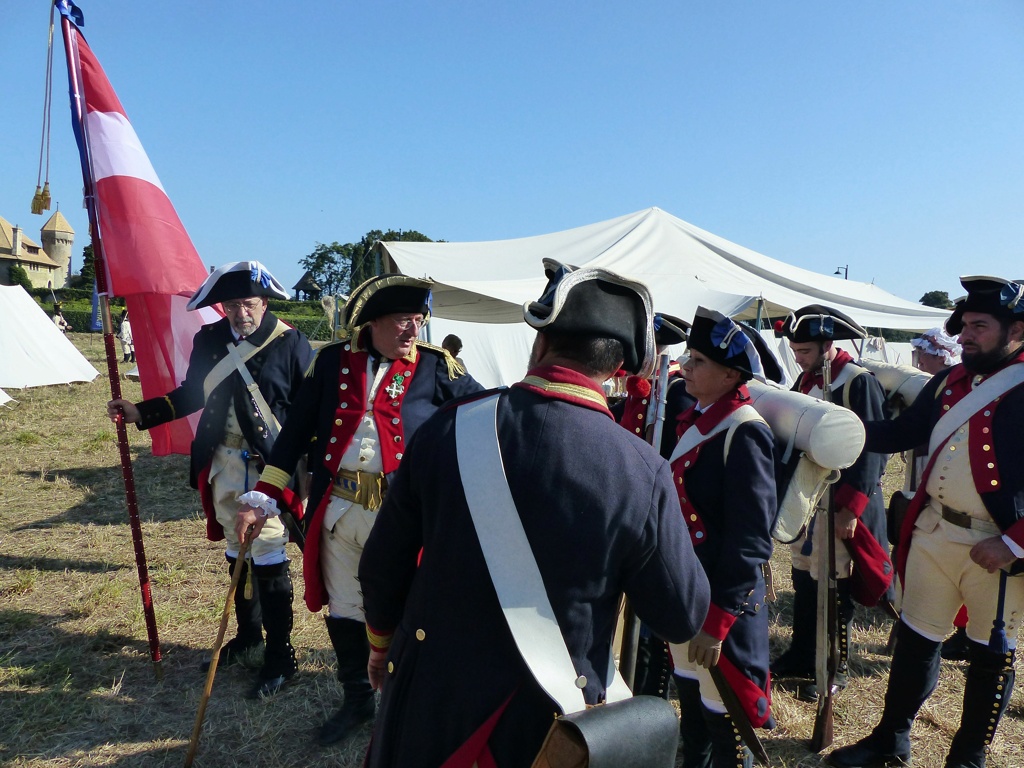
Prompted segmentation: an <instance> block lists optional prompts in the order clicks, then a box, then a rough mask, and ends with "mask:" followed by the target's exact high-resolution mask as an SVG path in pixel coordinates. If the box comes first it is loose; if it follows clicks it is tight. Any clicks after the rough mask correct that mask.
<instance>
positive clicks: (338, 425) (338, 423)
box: [334, 419, 341, 427]
mask: <svg viewBox="0 0 1024 768" xmlns="http://www.w3.org/2000/svg"><path fill="white" fill-rule="evenodd" d="M334 425H335V426H336V427H340V426H341V419H335V420H334Z"/></svg>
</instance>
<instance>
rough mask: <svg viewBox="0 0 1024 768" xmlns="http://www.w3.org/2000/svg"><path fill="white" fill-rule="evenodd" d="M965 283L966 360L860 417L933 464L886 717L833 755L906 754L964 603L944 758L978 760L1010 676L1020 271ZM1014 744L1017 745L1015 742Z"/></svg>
mask: <svg viewBox="0 0 1024 768" xmlns="http://www.w3.org/2000/svg"><path fill="white" fill-rule="evenodd" d="M960 282H961V284H962V285H963V286H964V288H965V289H967V296H966V298H964V299H963V300H962V301H960V302H958V303H957V305H956V309H955V310H954V311H953V314H952V316H951V317H950V318H949V320H948V321H947V322H946V330H947V331H948V332H949V333H950V334H953V335H956V334H959V343H960V345H961V346H962V348H963V351H962V353H961V356H962V362H961V363H960V364H959V365H955V366H952V367H951V368H947V369H946V370H945V371H943V372H940V373H938V374H936V375H935V376H934V377H933V378H932V380H931V381H930V382H929V383H928V384H927V385H925V387H924V389H923V390H921V393H920V394H919V395H918V396H917V398H916V399H915V400H914V403H913V405H911V406H910V407H909V408H907V409H906V410H905V411H904V412H903V413H901V414H900V415H899V416H898V417H897V418H896V419H895V420H893V421H881V422H870V423H868V424H867V425H866V426H867V447H868V448H869V449H871V450H873V451H885V452H896V451H901V450H905V449H908V448H912V447H914V446H916V445H919V444H921V443H922V442H925V441H928V442H929V449H930V458H929V464H928V466H927V467H926V468H925V472H924V474H923V476H922V478H921V483H920V486H919V488H918V491H917V493H916V495H915V496H914V499H913V501H911V503H910V507H909V509H908V510H907V516H906V519H905V521H904V523H903V527H902V529H901V531H900V541H899V548H898V550H897V551H898V556H897V563H896V566H897V570H898V572H899V574H900V578H901V581H902V583H903V603H902V615H901V618H900V622H899V624H898V629H897V636H896V637H897V639H896V649H895V652H894V653H893V657H892V667H891V671H890V672H889V685H888V689H887V690H886V694H885V709H884V710H883V712H882V719H881V720H880V722H879V723H878V725H877V726H875V729H874V730H873V731H872V732H871V734H870V735H869V736H867V737H866V738H864V739H861V740H860V741H858V742H857V743H856V744H852V745H850V746H847V747H843V748H841V749H837V750H836V751H834V752H833V753H832V754H831V755H830V756H829V758H828V760H829V763H830V764H831V765H834V766H839V767H840V768H857V767H858V766H864V767H866V766H882V765H885V766H899V765H910V753H911V748H910V746H911V745H910V728H911V725H912V724H913V722H914V718H915V716H916V715H917V712H918V710H919V709H920V707H921V705H922V704H924V702H925V701H926V700H927V698H928V697H929V696H930V695H931V693H932V691H933V690H935V686H936V684H937V682H938V676H939V663H940V662H939V660H940V653H941V647H942V640H943V638H945V637H946V635H948V634H949V632H950V630H951V629H952V627H953V618H954V616H956V613H957V610H958V609H959V608H960V606H961V604H963V605H966V606H967V612H968V616H969V620H968V624H967V636H968V638H969V639H970V641H971V643H970V646H971V647H970V666H969V667H968V669H967V681H966V684H965V686H964V699H963V709H962V711H961V719H960V728H959V730H958V731H957V733H956V735H955V736H954V737H953V742H952V745H951V746H950V749H949V754H948V756H947V758H946V768H983V767H984V765H985V756H986V753H987V751H988V746H989V744H991V741H992V737H993V736H994V735H995V730H996V726H997V725H998V723H999V719H1000V717H1001V716H1002V714H1003V712H1004V711H1005V710H1006V706H1007V704H1009V702H1010V695H1011V693H1012V691H1013V683H1014V655H1015V648H1016V645H1017V631H1018V628H1019V626H1020V619H1021V615H1022V613H1024V579H1021V575H1020V574H1021V573H1024V559H1022V558H1024V502H1022V500H1024V472H1022V471H1021V461H1022V459H1024V386H1022V385H1024V284H1022V283H1019V282H1015V281H1012V280H1005V279H1002V278H997V277H983V276H979V277H962V278H960ZM1018 752H1019V749H1018Z"/></svg>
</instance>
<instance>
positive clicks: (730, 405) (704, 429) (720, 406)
mask: <svg viewBox="0 0 1024 768" xmlns="http://www.w3.org/2000/svg"><path fill="white" fill-rule="evenodd" d="M749 402H750V391H749V390H748V389H747V385H746V384H740V385H739V386H738V387H736V389H734V390H733V391H732V392H731V393H728V394H725V395H722V397H720V398H718V400H716V401H715V402H713V403H712V404H711V407H710V408H708V409H707V410H706V411H704V413H700V412H699V411H698V410H697V406H696V405H694V406H692V407H691V408H690V409H689V410H686V411H683V412H682V413H681V414H679V416H677V417H676V422H677V423H676V436H677V437H682V436H683V433H684V432H686V430H687V429H689V427H690V425H691V424H696V425H697V429H698V431H699V432H700V433H701V434H702V435H706V434H707V433H708V432H710V431H711V430H712V429H714V428H715V427H716V426H717V425H718V423H719V422H720V421H721V420H722V419H724V418H725V417H726V416H728V415H729V414H730V413H732V412H733V411H737V410H739V409H740V408H741V407H742V406H744V405H746V404H747V403H749Z"/></svg>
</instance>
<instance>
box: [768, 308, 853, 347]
mask: <svg viewBox="0 0 1024 768" xmlns="http://www.w3.org/2000/svg"><path fill="white" fill-rule="evenodd" d="M776 333H777V334H778V335H780V336H785V337H786V338H787V339H789V340H790V341H794V342H796V343H797V344H804V343H806V342H809V341H839V340H842V339H866V338H867V335H868V332H867V331H865V330H864V329H863V328H861V327H860V325H859V324H858V323H857V321H855V320H853V319H852V318H850V317H847V316H846V315H844V314H843V313H842V312H840V311H839V310H838V309H832V307H826V306H825V305H824V304H808V305H807V306H806V307H801V308H800V309H798V310H797V311H796V312H790V313H789V316H788V317H787V318H786V319H785V320H783V321H782V323H781V325H777V326H776Z"/></svg>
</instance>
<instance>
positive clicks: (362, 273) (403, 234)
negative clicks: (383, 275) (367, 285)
mask: <svg viewBox="0 0 1024 768" xmlns="http://www.w3.org/2000/svg"><path fill="white" fill-rule="evenodd" d="M378 240H388V241H390V240H405V241H406V242H412V243H432V242H434V241H433V240H431V239H430V238H429V237H427V236H426V235H424V234H422V233H420V232H417V231H416V230H414V229H409V230H405V231H403V230H401V229H398V230H395V229H389V230H388V231H387V232H382V231H381V230H379V229H372V230H370V231H369V232H367V233H366V234H365V235H363V238H362V240H360V241H359V242H358V243H355V244H354V245H353V247H352V288H355V287H357V286H358V285H360V284H361V283H363V282H365V281H366V280H369V279H370V278H371V277H373V276H374V275H375V274H376V273H377V257H376V256H375V254H374V252H373V246H374V243H376V242H377V241H378Z"/></svg>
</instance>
